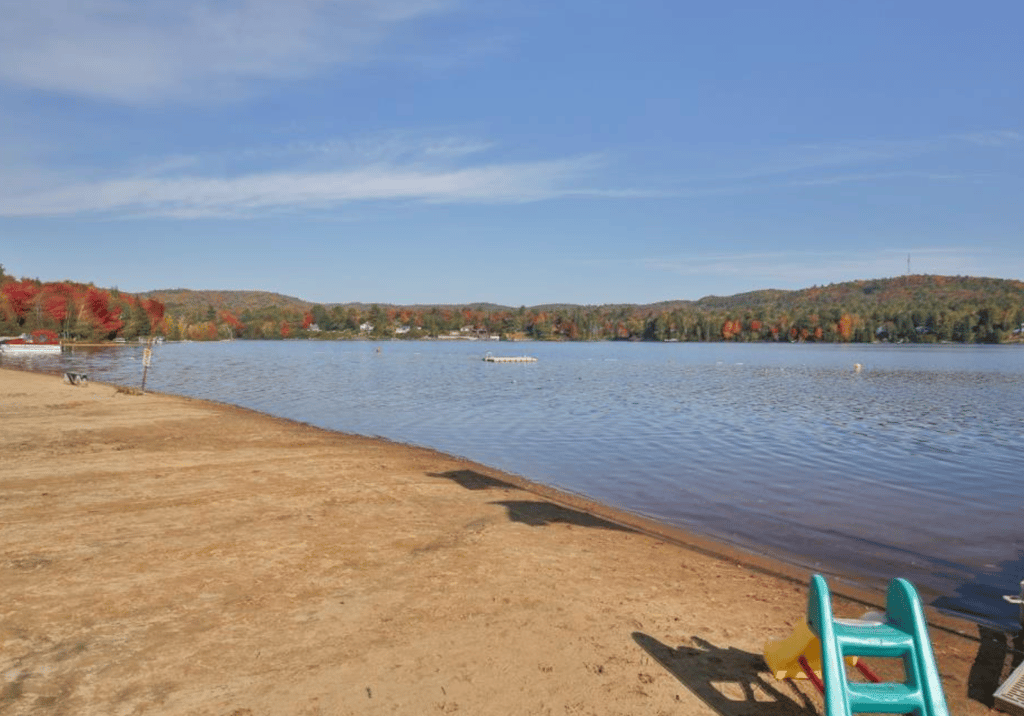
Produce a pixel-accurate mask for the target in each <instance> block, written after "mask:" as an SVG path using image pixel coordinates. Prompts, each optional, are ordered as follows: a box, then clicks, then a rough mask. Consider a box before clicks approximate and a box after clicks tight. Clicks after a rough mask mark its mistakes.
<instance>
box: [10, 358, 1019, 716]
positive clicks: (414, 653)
mask: <svg viewBox="0 0 1024 716" xmlns="http://www.w3.org/2000/svg"><path fill="white" fill-rule="evenodd" d="M0 455H2V456H3V470H2V471H0V714H36V713H47V714H125V715H128V714H203V715H206V714H209V715H211V716H262V715H264V714H265V715H268V716H269V715H271V714H273V715H277V714H282V715H284V714H288V715H290V714H296V715H298V714H303V715H313V714H376V713H382V714H383V713H387V714H392V713H394V714H425V713H455V712H461V713H465V714H721V715H722V716H742V715H745V714H751V715H753V714H768V715H773V714H775V715H781V714H805V715H806V716H810V714H813V713H821V708H820V699H819V698H818V696H817V694H816V693H815V691H814V689H813V687H811V686H810V685H809V684H807V683H806V682H799V683H795V684H791V683H786V682H778V681H775V680H774V679H773V678H772V677H771V676H770V675H769V674H768V673H767V670H766V667H765V665H764V663H763V660H762V657H761V651H762V648H763V645H764V643H765V642H766V641H767V640H770V639H777V638H781V637H783V636H786V635H787V634H789V632H790V630H791V629H792V628H793V626H794V625H795V624H796V623H798V621H799V620H801V619H803V613H804V610H805V608H806V594H807V592H806V577H807V575H806V574H803V573H801V572H799V571H798V570H795V569H793V568H790V567H787V566H786V565H782V564H777V563H773V562H771V561H769V560H765V559H762V558H757V557H755V556H752V555H748V554H744V553H741V552H737V551H734V550H730V549H728V548H726V547H723V546H721V545H717V544H715V543H712V542H707V541H702V540H700V539H698V538H695V537H693V536H692V535H687V534H685V533H681V532H678V531H672V530H668V529H666V528H663V527H660V526H658V525H653V524H649V523H646V522H643V521H641V520H638V519H636V518H634V517H632V516H630V515H626V514H622V513H617V512H615V511H613V510H610V509H608V508H605V507H603V506H600V505H594V504H590V503H588V502H586V501H584V500H581V499H579V498H575V497H572V496H568V495H563V494H559V493H557V492H554V491H551V490H546V489H544V488H541V487H539V486H534V485H531V484H529V483H528V482H526V481H524V480H522V479H520V478H517V477H515V476H511V475H506V474H503V473H500V472H498V471H495V470H492V469H489V468H486V467H483V466H481V465H477V464H473V463H470V462H467V461H465V460H461V459H458V458H453V457H450V456H447V455H443V454H441V453H438V452H435V451H431V450H426V449H420V448H414V447H409V446H405V445H400V444H395V443H390V442H387V441H382V440H376V439H370V438H362V437H357V436H351V435H344V434H339V433H333V432H329V431H324V430H320V429H316V428H312V427H310V426H306V425H302V424H298V423H294V422H289V421H285V420H279V419H276V418H272V417H268V416H266V415H262V414H258V413H254V412H251V411H247V410H243V409H239V408H235V407H231V406H225V405H220V404H216V403H209V402H203V401H197V400H191V399H185V398H177V397H172V396H162V395H154V394H146V395H132V394H128V393H124V392H118V391H117V390H116V389H115V388H114V387H112V386H106V385H100V384H95V383H93V384H91V385H88V386H85V387H81V386H71V385H67V384H65V383H63V382H61V380H60V379H59V378H55V377H52V376H45V375H37V374H31V373H24V372H17V371H12V370H3V369H0ZM832 586H833V589H834V590H835V591H836V592H837V596H836V599H835V602H834V608H835V611H836V613H837V614H838V615H841V616H857V615H859V614H861V613H862V612H864V611H867V610H869V609H871V608H875V607H877V606H879V605H880V603H881V602H882V599H883V598H882V596H881V595H878V594H871V593H861V592H854V591H852V590H850V589H848V588H846V587H844V586H843V585H842V584H839V583H836V582H835V580H833V584H832ZM930 616H931V617H932V618H933V622H932V639H933V644H934V647H935V651H936V656H937V659H938V664H939V671H940V673H941V674H942V677H943V682H944V685H945V688H946V696H947V700H948V702H949V706H950V711H951V713H954V714H979V713H989V707H990V706H991V703H992V701H991V694H992V691H994V690H995V688H996V687H997V686H998V685H999V683H1000V682H1001V681H1002V679H1003V678H1005V676H1006V675H1007V674H1008V673H1009V669H1010V667H1011V665H1012V664H1013V663H1014V659H1015V657H1014V655H1013V654H1012V653H1010V652H1007V651H1006V646H1007V644H1008V642H1007V640H1006V639H1005V638H1004V637H1003V636H1002V635H1001V634H997V633H993V632H987V631H984V630H980V629H979V628H978V627H977V626H974V625H972V624H969V623H967V622H962V621H957V620H951V619H948V618H943V617H941V616H938V615H930ZM1018 641H1019V640H1018ZM1016 658H1018V659H1019V657H1016ZM885 666H886V665H884V664H883V665H881V667H882V668H881V670H883V671H884V670H885Z"/></svg>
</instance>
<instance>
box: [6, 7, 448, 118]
mask: <svg viewBox="0 0 1024 716" xmlns="http://www.w3.org/2000/svg"><path fill="white" fill-rule="evenodd" d="M453 5H454V2H452V1H449V0H374V1H372V2H357V1H354V0H289V1H288V2H280V0H220V1H215V0H148V1H147V2H136V0H76V1H75V2H68V1H67V0H34V1H33V2H21V1H20V0H0V16H2V17H3V22H2V23H0V83H9V84H13V85H18V86H22V87H26V88H30V89H35V90H45V91H52V92H57V93H61V94H70V95H78V96H87V97H93V98H100V99H105V100H113V101H116V102H123V103H128V104H151V103H156V102H162V101H167V100H187V101H198V100H212V99H223V98H225V97H231V96H239V95H244V94H246V93H247V92H249V91H251V89H252V86H253V85H255V84H258V83H260V82H263V81H268V80H271V81H272V80H283V79H294V78H300V77H306V76H309V75H312V74H315V73H317V72H321V71H323V70H325V69H327V68H330V67H333V66H338V65H344V64H351V63H359V62H363V61H366V60H367V59H368V58H370V57H371V56H372V55H373V53H374V52H375V51H376V49H377V48H378V47H379V45H380V44H381V43H382V42H384V41H385V40H386V39H387V37H388V36H389V34H390V33H392V32H393V31H394V30H395V29H396V28H397V27H399V26H401V25H404V24H407V23H410V22H412V21H414V20H417V19H419V18H422V17H424V16H428V15H433V14H437V13H442V12H448V11H451V10H452V8H453Z"/></svg>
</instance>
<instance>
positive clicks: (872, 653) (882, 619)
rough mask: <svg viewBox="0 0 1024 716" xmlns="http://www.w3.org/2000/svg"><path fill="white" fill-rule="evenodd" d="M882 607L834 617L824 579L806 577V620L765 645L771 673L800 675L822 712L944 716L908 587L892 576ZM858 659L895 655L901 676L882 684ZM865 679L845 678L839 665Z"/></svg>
mask: <svg viewBox="0 0 1024 716" xmlns="http://www.w3.org/2000/svg"><path fill="white" fill-rule="evenodd" d="M885 605H886V610H885V613H884V614H882V613H878V612H872V613H870V614H866V615H864V617H862V618H861V619H836V618H834V617H833V616H832V599H831V596H830V595H829V591H828V585H827V584H826V582H825V578H824V577H822V576H821V575H820V574H816V575H814V576H813V577H811V587H810V595H809V598H808V604H807V623H806V624H799V625H798V626H797V627H796V628H795V629H794V630H793V633H792V634H791V635H790V636H788V637H787V638H785V639H782V640H779V641H771V642H768V644H766V645H765V653H764V656H765V661H767V662H768V668H769V669H770V670H771V671H772V673H773V674H774V675H775V677H776V678H778V679H793V678H806V679H809V680H810V681H811V682H812V683H814V684H815V686H816V687H817V688H818V689H819V690H820V691H821V692H822V694H824V699H825V713H826V715H827V716H850V714H855V713H894V714H914V716H949V712H948V710H947V708H946V697H945V695H944V694H943V691H942V680H941V679H940V678H939V672H938V669H937V668H936V665H935V655H934V653H933V652H932V644H931V640H930V639H929V638H928V625H927V622H926V621H925V618H924V610H923V609H922V607H921V600H920V598H919V597H918V595H917V590H916V589H914V586H913V585H912V584H911V583H910V582H908V581H906V580H905V579H894V580H892V581H891V582H890V583H889V589H888V592H887V593H886V601H885ZM860 657H876V658H884V659H901V660H902V663H903V673H904V675H905V680H904V681H903V682H884V681H881V680H880V679H879V678H878V676H876V675H875V673H874V672H873V671H872V670H871V669H870V668H868V666H867V665H866V664H865V663H864V662H863V661H862V660H861V658H860ZM847 665H849V666H852V667H856V668H857V669H858V670H859V671H860V673H861V674H863V675H864V677H865V678H866V679H867V682H861V681H850V680H849V678H848V677H847V672H846V666H847Z"/></svg>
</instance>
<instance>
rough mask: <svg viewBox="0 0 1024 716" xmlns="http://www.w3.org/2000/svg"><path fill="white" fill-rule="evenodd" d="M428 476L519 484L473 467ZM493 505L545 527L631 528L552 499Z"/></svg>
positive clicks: (506, 486) (476, 486) (465, 483)
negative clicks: (560, 525)
mask: <svg viewBox="0 0 1024 716" xmlns="http://www.w3.org/2000/svg"><path fill="white" fill-rule="evenodd" d="M427 474H428V475H429V476H430V477H443V478H444V479H446V480H451V481H452V482H454V483H456V484H458V485H460V486H462V487H464V488H466V489H467V490H522V488H521V487H519V486H517V485H514V484H512V483H511V482H506V481H505V480H499V479H498V478H496V477H490V476H489V475H483V474H481V473H479V472H476V471H474V470H449V471H448V472H431V473H427ZM491 504H493V505H501V506H502V507H504V508H505V511H506V512H507V513H508V518H509V520H511V521H512V522H520V523H522V524H524V525H530V526H531V527H545V526H547V525H553V524H566V525H573V526H575V527H592V528H596V529H603V530H619V531H621V532H635V530H633V529H630V528H629V527H623V526H622V525H618V524H615V523H614V522H610V521H608V520H606V519H602V518H601V517H597V516H595V515H592V514H590V513H589V512H584V511H583V510H574V509H572V508H571V507H563V506H562V505H558V504H555V503H554V502H543V501H539V500H499V501H498V502H492V503H491Z"/></svg>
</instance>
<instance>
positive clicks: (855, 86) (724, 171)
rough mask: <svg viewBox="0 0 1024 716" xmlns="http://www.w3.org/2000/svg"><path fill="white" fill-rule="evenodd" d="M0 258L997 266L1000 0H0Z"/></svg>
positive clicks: (573, 288)
mask: <svg viewBox="0 0 1024 716" xmlns="http://www.w3.org/2000/svg"><path fill="white" fill-rule="evenodd" d="M0 17H2V18H3V22H2V23H0V263H2V264H3V265H4V267H5V269H6V270H7V272H8V273H11V274H14V275H16V276H32V277H38V278H41V279H43V280H59V279H72V280H77V281H85V282H90V281H91V282H94V283H96V284H97V285H101V286H117V287H119V288H121V289H122V290H125V291H144V290H149V289H156V288H179V287H183V288H194V289H260V290H269V291H277V292H281V293H285V294H289V295H292V296H297V297H300V298H304V299H307V300H311V301H317V302H324V303H328V302H347V301H365V302H380V303H397V304H411V303H468V302H477V301H491V302H495V303H501V304H507V305H514V306H518V305H523V304H525V305H536V304H541V303H550V302H570V303H581V304H600V303H648V302H653V301H660V300H670V299H696V298H700V297H702V296H705V295H711V294H714V295H728V294H733V293H738V292H742V291H749V290H755V289H761V288H803V287H807V286H811V285H815V284H818V285H821V284H828V283H833V282H838V281H846V280H851V279H858V278H880V277H888V276H896V275H900V274H902V273H905V272H906V270H907V257H908V255H909V256H910V259H911V271H912V272H913V273H931V274H950V275H953V274H964V275H975V276H995V277H1001V278H1017V279H1021V278H1024V257H1022V256H1024V254H1022V247H1024V241H1022V239H1024V47H1022V45H1021V39H1020V28H1021V27H1024V3H1020V2H1019V1H1018V0H992V1H990V2H981V3H975V4H972V5H969V4H966V3H963V2H947V1H945V0H930V1H928V2H922V1H918V0H902V1H900V2H895V1H893V0H885V1H884V2H883V1H876V0H858V2H848V3H824V2H820V0H816V1H814V2H787V1H784V0H780V1H779V2H761V1H758V2H739V1H736V2H730V1H728V0H725V1H723V2H702V3H696V2H683V1H682V0H678V1H674V2H668V1H666V2H654V1H648V0H634V1H633V2H629V3H622V2H617V3H611V2H594V0H588V1H586V2H583V1H577V0H565V1H563V2H551V1H550V0H545V1H543V2H541V1H539V0H517V1H516V2H496V1H494V0H474V1H473V2H468V1H464V2H459V1H456V0H451V1H449V0H380V1H379V2H373V1H371V0H287V1H283V0H249V1H247V2H242V1H237V0H219V1H216V2H215V1H214V0H75V1H74V2H70V1H68V0H33V1H32V2H23V1H22V0H0Z"/></svg>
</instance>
